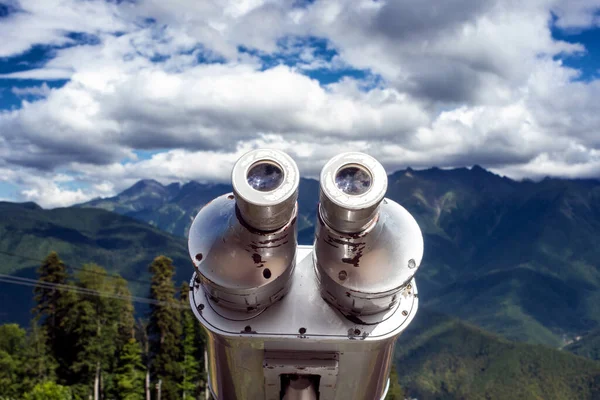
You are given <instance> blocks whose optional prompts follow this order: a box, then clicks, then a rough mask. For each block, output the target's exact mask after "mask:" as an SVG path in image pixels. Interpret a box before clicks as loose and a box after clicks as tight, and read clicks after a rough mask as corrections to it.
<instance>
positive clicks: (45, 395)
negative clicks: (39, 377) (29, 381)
mask: <svg viewBox="0 0 600 400" xmlns="http://www.w3.org/2000/svg"><path fill="white" fill-rule="evenodd" d="M72 398H73V397H72V395H71V390H70V389H69V388H68V387H65V386H61V385H58V384H56V383H54V382H50V381H49V382H43V383H39V384H37V385H36V386H35V387H34V388H33V389H32V390H31V391H30V392H29V393H26V394H25V396H24V397H23V399H24V400H71V399H72Z"/></svg>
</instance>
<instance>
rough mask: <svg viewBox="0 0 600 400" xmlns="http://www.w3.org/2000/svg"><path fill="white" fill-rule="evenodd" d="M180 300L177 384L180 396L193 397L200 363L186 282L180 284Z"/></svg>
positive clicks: (195, 393)
mask: <svg viewBox="0 0 600 400" xmlns="http://www.w3.org/2000/svg"><path fill="white" fill-rule="evenodd" d="M179 293H180V294H179V298H180V300H181V305H182V310H181V322H182V331H183V336H182V340H181V343H182V346H181V347H182V359H181V364H180V365H181V375H182V376H181V383H180V384H179V385H178V387H179V389H180V390H181V392H182V398H183V399H184V400H185V399H193V398H196V396H197V395H198V394H199V389H200V380H201V376H200V363H199V362H198V359H197V358H196V353H197V347H196V343H195V342H196V331H195V324H196V317H194V314H193V313H192V310H191V309H190V307H189V293H190V288H189V285H188V284H187V283H185V282H184V283H183V284H182V285H181V289H180V292H179Z"/></svg>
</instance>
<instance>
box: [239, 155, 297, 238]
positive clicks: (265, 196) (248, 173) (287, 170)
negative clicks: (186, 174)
mask: <svg viewBox="0 0 600 400" xmlns="http://www.w3.org/2000/svg"><path fill="white" fill-rule="evenodd" d="M299 181H300V174H299V172H298V167H297V166H296V163H295V162H294V160H292V158H291V157H290V156H288V155H287V154H285V153H284V152H282V151H279V150H272V149H259V150H253V151H251V152H249V153H246V154H244V155H243V156H242V157H241V158H240V159H239V160H238V161H237V163H236V164H235V166H234V167H233V171H232V174H231V182H232V184H233V192H234V193H235V202H236V205H237V208H238V210H239V212H240V214H241V217H242V219H243V220H244V222H246V223H247V224H248V225H250V226H251V227H252V228H254V229H257V230H260V231H274V230H277V229H279V228H281V227H282V226H284V225H285V224H287V223H288V222H289V220H290V218H291V216H292V214H293V212H294V207H295V204H296V200H297V199H298V183H299Z"/></svg>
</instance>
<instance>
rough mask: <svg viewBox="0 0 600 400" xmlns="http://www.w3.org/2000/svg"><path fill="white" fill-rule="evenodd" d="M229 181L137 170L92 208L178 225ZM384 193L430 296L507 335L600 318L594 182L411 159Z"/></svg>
mask: <svg viewBox="0 0 600 400" xmlns="http://www.w3.org/2000/svg"><path fill="white" fill-rule="evenodd" d="M230 190H231V187H230V186H229V185H204V184H200V183H197V182H189V183H187V184H185V185H179V184H171V185H167V186H163V185H161V184H160V183H158V182H156V181H151V180H150V181H148V180H146V181H140V182H138V183H137V184H136V185H134V186H133V187H131V188H130V189H128V190H126V191H124V192H122V193H121V194H119V195H117V196H115V197H112V198H108V199H98V200H93V201H91V202H89V203H85V204H82V205H80V206H79V207H97V208H103V209H105V210H109V211H114V212H117V213H120V214H123V215H127V216H131V217H133V218H136V219H139V220H141V221H144V222H148V223H150V224H152V225H154V226H156V227H158V228H160V229H162V230H165V231H167V232H170V233H173V234H174V235H176V236H184V235H185V234H186V232H187V229H188V228H189V225H190V224H191V221H192V219H193V217H194V216H195V214H196V213H197V211H198V210H199V209H200V208H201V207H202V206H203V205H204V204H205V203H207V202H208V201H210V200H211V199H212V198H214V197H216V196H218V195H220V194H223V193H226V192H229V191H230ZM318 190H319V185H318V182H317V181H315V180H311V179H302V180H301V183H300V198H299V205H300V211H299V223H298V225H299V241H300V242H301V243H304V244H310V243H311V242H312V237H313V226H314V222H315V215H316V210H317V202H318ZM387 197H389V198H391V199H393V200H395V201H397V202H399V203H400V204H402V205H403V206H404V207H406V208H407V209H408V210H409V211H410V212H411V213H412V214H413V215H414V216H415V218H416V219H417V221H418V222H419V225H420V226H421V229H422V230H423V233H424V238H425V256H424V259H423V263H424V265H423V268H421V269H420V271H419V275H418V281H417V282H418V284H419V286H420V290H421V293H422V299H423V301H424V302H425V305H426V306H427V307H429V308H431V309H433V310H436V311H439V312H443V313H446V314H450V315H454V316H457V317H459V318H461V319H463V320H466V321H470V322H472V323H474V324H476V325H478V326H481V327H483V328H485V329H488V330H491V331H492V332H496V333H498V334H501V335H503V336H505V337H507V338H509V339H515V340H520V341H529V342H534V343H545V344H549V345H552V346H561V345H563V344H564V340H565V338H566V339H569V338H573V337H576V336H580V335H582V334H583V333H585V332H587V331H590V330H592V329H594V328H595V327H598V326H599V324H600V307H598V306H597V304H600V303H599V302H600V291H599V289H600V266H599V260H600V248H599V247H598V246H597V243H600V182H599V181H596V180H561V179H545V180H543V181H541V182H532V181H523V182H517V181H513V180H511V179H508V178H504V177H500V176H497V175H495V174H493V173H491V172H488V171H486V170H484V169H483V168H481V167H478V166H475V167H473V168H471V169H467V168H460V169H454V170H442V169H437V168H433V169H428V170H422V171H414V170H411V169H407V170H404V171H398V172H395V173H393V174H391V175H390V176H389V186H388V193H387Z"/></svg>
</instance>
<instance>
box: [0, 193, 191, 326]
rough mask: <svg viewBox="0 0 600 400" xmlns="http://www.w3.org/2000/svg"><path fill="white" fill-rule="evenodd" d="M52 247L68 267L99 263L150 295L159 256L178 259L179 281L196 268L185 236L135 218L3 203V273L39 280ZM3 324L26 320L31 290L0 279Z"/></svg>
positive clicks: (0, 210) (0, 250)
mask: <svg viewBox="0 0 600 400" xmlns="http://www.w3.org/2000/svg"><path fill="white" fill-rule="evenodd" d="M50 251H56V252H58V254H59V256H60V257H61V259H62V260H63V261H64V262H65V263H66V264H67V265H69V266H72V267H75V268H78V267H81V266H82V264H84V263H96V264H98V265H100V266H102V267H104V268H106V269H107V270H108V271H109V272H112V273H119V274H120V275H121V276H123V277H124V278H125V279H128V280H131V281H132V282H131V287H130V289H131V290H132V292H133V293H134V294H135V295H138V296H143V297H147V295H148V290H149V280H150V274H149V273H148V266H149V264H150V263H151V262H152V260H153V259H154V258H155V257H156V256H158V255H161V254H162V255H166V256H168V257H170V258H172V259H173V263H174V265H175V266H176V267H178V269H177V274H176V282H177V283H179V282H181V281H184V280H185V281H188V280H189V279H190V277H191V274H192V271H193V269H192V267H191V263H190V261H189V257H188V255H187V243H186V240H185V239H184V238H182V237H174V236H172V235H170V234H168V233H165V232H163V231H160V230H158V229H156V228H153V227H151V226H149V225H147V224H145V223H141V222H139V221H137V220H135V219H133V218H129V217H125V216H122V215H119V214H115V213H112V212H108V211H104V210H99V209H93V208H58V209H54V210H44V209H42V208H41V207H39V206H38V205H36V204H34V203H22V204H17V203H6V202H0V274H10V275H13V276H18V277H24V278H32V279H36V278H37V275H36V271H37V268H38V267H39V265H40V262H39V261H38V260H42V259H44V258H45V257H46V255H48V253H49V252H50ZM0 285H1V286H0V304H2V305H3V306H2V307H1V309H0V323H4V322H13V321H14V322H19V323H23V324H26V323H27V322H26V321H28V320H29V317H30V314H29V310H30V309H31V306H32V297H33V296H32V290H33V288H31V287H27V286H19V285H14V284H9V283H2V282H0Z"/></svg>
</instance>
